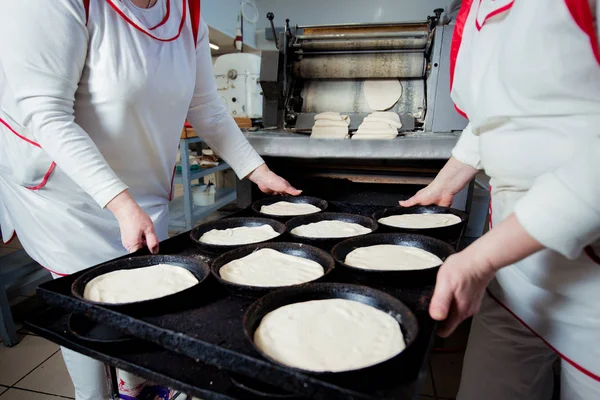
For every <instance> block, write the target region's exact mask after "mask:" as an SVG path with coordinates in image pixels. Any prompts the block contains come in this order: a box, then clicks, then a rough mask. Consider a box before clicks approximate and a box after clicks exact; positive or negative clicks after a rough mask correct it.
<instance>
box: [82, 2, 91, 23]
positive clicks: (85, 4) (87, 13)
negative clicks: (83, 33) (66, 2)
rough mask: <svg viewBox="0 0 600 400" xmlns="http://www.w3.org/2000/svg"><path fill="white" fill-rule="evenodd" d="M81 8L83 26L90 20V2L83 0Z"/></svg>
mask: <svg viewBox="0 0 600 400" xmlns="http://www.w3.org/2000/svg"><path fill="white" fill-rule="evenodd" d="M83 8H84V9H85V26H87V24H88V21H89V20H90V0H83Z"/></svg>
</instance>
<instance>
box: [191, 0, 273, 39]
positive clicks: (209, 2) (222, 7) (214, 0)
mask: <svg viewBox="0 0 600 400" xmlns="http://www.w3.org/2000/svg"><path fill="white" fill-rule="evenodd" d="M240 3H241V0H202V2H201V5H200V6H201V15H202V19H203V20H204V21H205V22H206V24H207V25H208V26H210V27H211V28H213V29H216V30H218V31H220V32H222V33H224V34H225V35H227V36H229V37H231V38H232V39H233V38H234V37H235V29H236V27H237V17H238V14H239V12H240ZM246 12H247V13H250V12H251V10H250V9H249V8H248V9H247V11H246ZM265 15H266V14H265ZM259 17H260V16H259ZM258 23H260V18H259V22H258ZM258 23H257V24H258ZM255 31H256V28H255V26H254V25H252V24H250V23H248V22H246V21H244V43H246V44H248V45H249V46H252V47H255Z"/></svg>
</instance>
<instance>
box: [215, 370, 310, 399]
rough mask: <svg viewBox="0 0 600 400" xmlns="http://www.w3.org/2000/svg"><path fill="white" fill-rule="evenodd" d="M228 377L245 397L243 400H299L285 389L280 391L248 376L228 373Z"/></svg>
mask: <svg viewBox="0 0 600 400" xmlns="http://www.w3.org/2000/svg"><path fill="white" fill-rule="evenodd" d="M227 375H228V376H229V379H230V380H231V383H232V384H233V386H235V387H236V389H237V390H238V391H239V392H240V394H242V395H243V397H240V398H243V399H246V400H261V399H287V400H299V399H302V397H299V396H297V395H295V394H293V393H290V392H286V391H285V390H283V389H279V388H277V387H275V386H271V385H269V384H266V383H262V382H261V381H258V380H256V379H252V378H248V377H246V376H242V375H237V374H233V373H231V372H228V373H227Z"/></svg>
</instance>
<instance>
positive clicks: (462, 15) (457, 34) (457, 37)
mask: <svg viewBox="0 0 600 400" xmlns="http://www.w3.org/2000/svg"><path fill="white" fill-rule="evenodd" d="M472 4H473V0H465V1H463V2H462V5H461V6H460V10H459V12H458V15H457V16H456V24H455V26H454V33H453V34H452V44H451V45H450V92H452V85H453V84H454V70H455V67H456V59H457V58H458V52H459V50H460V44H461V43H462V37H463V31H464V30H465V25H466V23H467V19H468V18H469V13H470V11H471V5H472ZM454 108H456V111H458V113H459V114H460V115H462V116H463V117H465V118H467V119H468V117H467V114H466V113H465V112H464V111H462V110H461V109H460V108H458V106H457V105H456V104H454Z"/></svg>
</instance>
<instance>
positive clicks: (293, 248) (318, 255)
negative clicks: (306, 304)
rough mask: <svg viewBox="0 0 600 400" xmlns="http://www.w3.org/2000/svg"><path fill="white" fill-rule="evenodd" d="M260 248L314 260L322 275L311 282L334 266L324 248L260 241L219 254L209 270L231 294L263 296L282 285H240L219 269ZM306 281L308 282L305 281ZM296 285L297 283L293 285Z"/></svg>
mask: <svg viewBox="0 0 600 400" xmlns="http://www.w3.org/2000/svg"><path fill="white" fill-rule="evenodd" d="M260 249H273V250H276V251H280V252H282V253H285V254H289V255H292V256H296V257H301V258H306V259H308V260H312V261H315V262H317V263H319V264H321V266H322V267H323V271H324V275H323V276H322V277H320V278H318V279H315V280H314V281H311V282H316V281H322V280H324V279H325V278H326V277H327V276H328V275H329V273H330V272H331V271H333V268H334V267H335V262H334V261H333V257H331V255H330V254H329V253H327V252H326V251H325V250H321V249H319V248H316V247H313V246H310V245H306V244H302V243H287V242H274V243H260V244H251V245H248V246H244V247H240V248H237V249H235V250H231V251H229V252H227V253H225V254H223V255H221V256H219V257H218V258H217V259H215V261H213V263H212V265H211V268H210V269H211V272H212V274H213V276H214V277H215V278H217V280H218V281H219V282H220V283H221V285H223V286H224V287H225V288H226V289H227V290H228V291H229V292H230V293H231V294H233V295H236V296H241V297H246V298H257V297H260V296H263V295H265V294H267V293H269V292H272V291H273V290H277V289H281V288H282V286H277V287H259V286H250V285H241V284H237V283H233V282H229V281H226V280H224V279H223V278H221V275H220V272H219V271H220V270H221V268H222V267H223V266H225V265H226V264H228V263H229V262H231V261H233V260H237V259H239V258H243V257H246V256H247V255H250V254H252V253H254V252H255V251H258V250H260ZM305 283H308V282H305ZM293 286H297V285H293ZM293 286H287V287H293Z"/></svg>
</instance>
